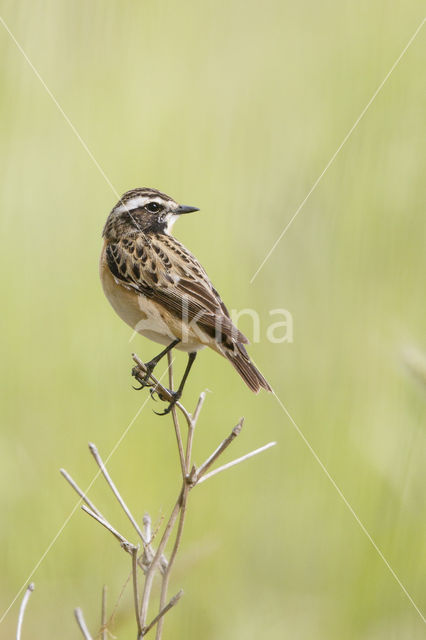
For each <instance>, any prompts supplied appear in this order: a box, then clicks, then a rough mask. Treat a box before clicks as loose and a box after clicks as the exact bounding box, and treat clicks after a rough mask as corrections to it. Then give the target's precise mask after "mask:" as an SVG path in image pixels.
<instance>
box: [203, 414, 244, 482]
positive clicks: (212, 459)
mask: <svg viewBox="0 0 426 640" xmlns="http://www.w3.org/2000/svg"><path fill="white" fill-rule="evenodd" d="M243 424H244V418H241V420H240V421H239V423H238V424H237V425H236V426H235V427H234V428H233V429H232V431H231V433H230V434H229V436H228V437H227V438H225V440H224V441H223V442H222V443H221V444H220V445H219V446H218V448H217V449H216V451H214V452H213V453H212V454H211V456H209V457H208V458H207V460H206V461H205V462H204V463H203V464H202V465H201V467H200V468H199V469H198V470H197V471H196V473H195V478H194V479H193V484H197V482H199V480H200V478H201V477H202V476H204V475H205V473H206V472H207V469H209V468H210V467H211V466H212V464H214V463H215V462H216V460H217V459H218V458H219V456H221V455H222V453H223V452H224V451H225V449H227V448H228V447H229V445H230V444H231V442H232V441H233V440H235V438H236V437H237V436H238V435H240V433H241V429H242V428H243Z"/></svg>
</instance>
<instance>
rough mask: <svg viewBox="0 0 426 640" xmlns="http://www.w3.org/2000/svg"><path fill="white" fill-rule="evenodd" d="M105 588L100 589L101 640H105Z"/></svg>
mask: <svg viewBox="0 0 426 640" xmlns="http://www.w3.org/2000/svg"><path fill="white" fill-rule="evenodd" d="M107 591H108V589H107V586H106V584H104V586H103V588H102V611H101V640H107Z"/></svg>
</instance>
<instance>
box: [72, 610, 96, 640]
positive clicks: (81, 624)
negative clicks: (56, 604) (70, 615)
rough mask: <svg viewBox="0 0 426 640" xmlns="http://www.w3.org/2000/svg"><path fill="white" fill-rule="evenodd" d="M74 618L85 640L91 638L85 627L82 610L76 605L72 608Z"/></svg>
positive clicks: (91, 639)
mask: <svg viewBox="0 0 426 640" xmlns="http://www.w3.org/2000/svg"><path fill="white" fill-rule="evenodd" d="M74 615H75V619H76V620H77V624H78V626H79V627H80V631H81V633H82V634H83V636H84V638H85V640H93V638H92V636H91V635H90V633H89V629H88V628H87V625H86V621H85V620H84V616H83V612H82V610H81V609H80V607H78V608H77V609H74Z"/></svg>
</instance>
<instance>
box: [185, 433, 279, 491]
mask: <svg viewBox="0 0 426 640" xmlns="http://www.w3.org/2000/svg"><path fill="white" fill-rule="evenodd" d="M276 444H277V443H276V442H268V444H265V445H264V446H263V447H260V448H259V449H255V450H254V451H250V453H246V454H245V455H244V456H241V458H237V459H236V460H232V461H231V462H228V463H227V464H224V465H222V466H221V467H218V468H217V469H214V471H210V473H207V474H206V475H205V476H203V477H202V478H201V479H200V480H199V481H198V482H197V484H201V483H202V482H204V481H205V480H208V478H211V477H212V476H215V475H216V474H217V473H220V472H221V471H225V469H230V468H231V467H234V466H235V465H236V464H240V462H244V460H248V459H249V458H252V457H253V456H257V454H258V453H262V451H266V450H267V449H270V448H271V447H274V446H275V445H276Z"/></svg>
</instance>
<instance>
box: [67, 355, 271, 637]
mask: <svg viewBox="0 0 426 640" xmlns="http://www.w3.org/2000/svg"><path fill="white" fill-rule="evenodd" d="M167 359H168V372H169V386H170V389H171V390H172V389H173V369H172V363H173V360H172V357H171V355H170V353H168V354H167ZM133 360H134V362H135V363H136V367H134V368H133V370H132V375H133V376H134V377H135V378H136V380H138V381H139V382H140V383H143V384H145V383H144V378H145V376H146V372H147V369H146V367H145V365H144V363H143V362H142V361H141V360H140V359H139V358H138V357H137V356H136V355H135V354H133ZM146 386H150V387H151V388H152V389H153V390H154V391H155V392H156V393H158V395H159V396H160V397H161V399H162V400H166V401H169V402H172V400H173V396H172V393H171V392H170V390H169V389H166V388H165V387H164V386H163V385H162V384H160V382H159V381H158V380H157V379H156V378H155V376H153V375H152V374H150V376H149V382H148V385H146ZM205 397H206V394H205V392H203V393H201V394H200V396H199V398H198V402H197V405H196V407H195V409H194V412H193V414H192V415H191V414H190V413H189V412H188V411H187V410H186V408H185V407H184V406H183V405H182V404H181V403H179V402H178V403H176V404H175V405H174V406H173V407H172V411H171V414H172V419H173V426H174V430H175V436H176V442H177V447H178V453H179V461H180V468H181V475H182V484H181V487H180V490H179V494H178V497H177V499H176V502H175V504H174V506H173V509H172V511H171V512H170V515H169V516H168V519H167V520H166V524H165V526H164V529H163V532H162V535H161V537H160V542H159V544H158V548H157V550H156V551H155V552H154V550H153V549H152V547H151V542H152V539H153V537H154V538H155V533H154V536H153V535H152V530H151V518H150V517H149V515H148V514H145V516H144V518H143V526H142V527H140V526H139V525H138V523H137V521H136V518H134V516H133V515H132V513H131V512H130V509H129V508H128V507H127V505H126V503H125V501H124V500H123V498H122V496H121V494H120V492H119V491H118V489H117V487H116V486H115V484H114V482H113V480H112V479H111V476H110V475H109V473H108V471H107V469H106V466H105V464H104V462H103V460H102V458H101V456H100V455H99V452H98V450H97V448H96V446H95V445H94V444H90V445H89V448H90V451H91V453H92V455H93V457H94V458H95V460H96V463H97V465H98V467H99V469H100V472H101V473H102V475H103V476H104V478H105V480H106V482H107V484H108V485H109V487H110V489H111V491H112V493H113V494H114V496H115V498H116V499H117V500H118V502H119V504H120V506H121V508H122V509H123V511H124V512H125V514H126V516H127V517H128V519H129V520H130V522H131V523H132V525H133V527H134V529H135V530H136V532H137V534H138V535H139V537H140V539H141V540H142V543H143V552H142V553H141V555H140V557H138V555H139V545H138V546H135V545H134V544H132V543H131V542H129V541H128V540H127V539H126V538H125V537H124V536H122V535H121V533H119V532H118V531H117V530H116V529H115V528H114V527H113V526H112V525H111V524H110V523H109V522H108V520H107V519H106V518H105V517H104V516H103V515H102V514H101V512H100V511H99V510H98V509H97V508H96V507H95V505H94V504H93V503H92V502H90V501H89V499H88V498H87V497H86V495H85V494H84V493H83V492H82V491H81V489H80V488H79V487H78V485H77V484H76V483H75V482H74V480H73V479H72V478H71V476H70V475H69V474H68V473H67V472H66V471H64V470H63V469H62V470H61V473H62V475H63V476H64V477H65V479H66V480H67V481H68V482H69V484H70V485H71V486H72V487H73V489H74V490H75V491H76V492H77V494H78V495H79V496H80V498H81V499H82V500H83V501H84V502H85V504H84V505H83V506H82V509H83V510H84V511H85V512H86V513H88V514H89V515H90V516H91V517H92V518H94V519H95V520H96V521H97V522H99V523H100V524H101V525H102V526H103V527H105V528H106V529H108V531H110V533H112V534H113V536H114V537H115V538H116V539H117V540H118V541H119V542H120V545H121V546H122V547H123V548H124V549H125V551H127V552H128V553H130V554H131V556H132V572H131V575H132V576H133V602H134V609H135V615H136V622H137V632H138V636H137V637H138V640H142V639H143V638H144V637H145V636H146V634H147V633H148V632H149V631H150V630H152V629H153V628H154V627H155V626H156V640H161V638H162V632H163V624H164V615H165V614H166V613H167V612H168V611H169V610H170V609H171V608H172V607H173V606H174V605H175V604H176V603H177V602H178V600H179V599H180V598H181V596H182V593H183V592H182V591H179V592H178V593H177V594H176V595H175V596H174V597H173V598H172V599H171V600H170V601H169V602H168V603H167V592H168V588H169V582H170V576H171V572H172V569H173V566H174V563H175V559H176V557H177V553H178V551H179V548H180V544H181V540H182V535H183V529H184V523H185V518H186V511H187V504H188V496H189V493H190V491H191V489H193V487H195V486H196V485H197V484H200V483H201V482H204V480H207V479H208V478H210V477H212V476H213V475H216V474H217V473H220V472H221V471H224V470H225V469H228V468H230V467H232V466H234V465H236V464H239V463H240V462H243V461H244V460H247V459H248V458H251V457H252V456H255V455H257V454H258V453H261V452H262V451H265V450H266V449H268V448H270V447H272V446H274V445H275V444H276V443H275V442H270V443H269V444H267V445H265V446H263V447H260V448H259V449H256V450H255V451H252V452H250V453H247V454H245V455H244V456H242V457H240V458H237V459H236V460H233V461H232V462H228V463H227V464H224V465H222V466H221V467H219V468H217V469H215V470H213V471H209V469H210V468H211V467H212V466H213V465H214V464H215V463H216V462H217V460H218V459H219V458H220V456H221V455H222V454H223V453H224V451H225V450H226V449H227V448H228V447H229V445H230V444H231V443H232V442H233V441H234V440H235V438H236V437H237V436H238V435H239V434H240V432H241V429H242V426H243V419H241V420H240V421H239V423H238V424H237V425H236V426H235V427H234V428H233V429H232V431H231V433H230V434H229V435H228V436H227V437H226V438H225V439H224V440H223V442H221V444H220V445H219V446H218V447H217V448H216V449H215V451H214V452H213V453H212V454H211V455H210V456H209V457H208V458H207V459H206V460H205V462H204V463H203V464H202V465H201V466H200V468H198V469H197V468H196V467H195V465H194V464H193V462H192V446H193V441H194V434H195V428H196V425H197V421H198V419H199V416H200V412H201V409H202V406H203V403H204V400H205ZM179 412H180V413H181V414H182V415H183V416H184V418H185V420H186V424H187V431H186V434H185V435H183V434H182V431H181V427H180V424H179ZM162 528H163V527H162ZM174 531H175V538H174V542H173V545H172V548H171V552H170V558H169V561H167V559H166V558H165V556H164V551H165V549H166V546H167V544H168V543H169V541H170V539H171V537H172V534H173V532H174ZM139 570H142V571H143V572H144V574H145V575H144V581H143V583H142V582H141V586H142V584H143V588H142V589H141V590H142V594H141V596H140V595H139V588H140V585H139V580H138V577H139V576H138V571H139ZM157 571H159V572H160V573H161V574H162V577H161V592H160V602H159V607H158V614H157V615H156V616H155V618H154V619H153V620H152V621H151V622H150V623H149V624H147V618H148V610H149V607H150V599H151V592H152V587H153V583H154V577H155V575H156V572H157ZM104 594H105V595H104ZM105 610H106V592H104V593H103V601H102V626H101V632H102V640H106V638H107V626H108V623H107V622H106V613H105ZM76 618H77V621H78V623H79V626H80V629H81V630H82V632H83V634H84V636H85V638H89V639H90V634H89V632H88V631H87V627H86V625H85V623H84V619H83V615H82V613H81V611H80V610H79V609H77V610H76ZM86 634H87V635H86Z"/></svg>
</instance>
